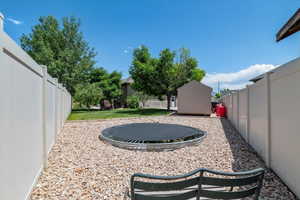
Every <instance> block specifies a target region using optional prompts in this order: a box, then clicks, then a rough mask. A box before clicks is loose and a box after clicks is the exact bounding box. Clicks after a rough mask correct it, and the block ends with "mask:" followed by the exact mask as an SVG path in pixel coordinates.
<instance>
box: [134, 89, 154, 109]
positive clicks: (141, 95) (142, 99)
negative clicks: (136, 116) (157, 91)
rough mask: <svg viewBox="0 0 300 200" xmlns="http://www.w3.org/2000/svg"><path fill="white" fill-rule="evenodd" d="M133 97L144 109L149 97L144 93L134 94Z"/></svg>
mask: <svg viewBox="0 0 300 200" xmlns="http://www.w3.org/2000/svg"><path fill="white" fill-rule="evenodd" d="M134 95H135V96H137V98H138V100H139V101H140V102H141V103H142V107H145V104H146V102H147V101H148V100H149V99H150V96H149V95H148V94H145V93H144V92H136V93H135V94H134Z"/></svg>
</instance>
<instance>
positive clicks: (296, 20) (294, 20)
mask: <svg viewBox="0 0 300 200" xmlns="http://www.w3.org/2000/svg"><path fill="white" fill-rule="evenodd" d="M299 30H300V8H299V9H298V10H297V11H296V13H295V14H294V15H293V16H292V17H291V18H290V19H289V20H288V21H287V23H286V24H285V25H284V26H283V27H282V28H281V29H280V30H279V31H278V33H277V34H276V41H277V42H278V41H280V40H282V39H284V38H286V37H288V36H290V35H292V34H293V33H295V32H297V31H299Z"/></svg>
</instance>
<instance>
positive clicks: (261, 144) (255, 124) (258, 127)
mask: <svg viewBox="0 0 300 200" xmlns="http://www.w3.org/2000/svg"><path fill="white" fill-rule="evenodd" d="M249 90H250V91H249V92H250V94H251V95H250V97H249V107H250V110H249V117H250V126H249V131H250V133H251V134H250V135H249V143H250V144H251V146H252V147H253V148H254V149H255V150H256V151H257V152H258V154H260V155H261V156H262V157H263V159H265V148H266V147H265V144H266V141H265V138H266V134H267V124H268V121H267V92H266V86H265V80H260V81H258V82H257V83H256V84H254V85H251V86H250V88H249Z"/></svg>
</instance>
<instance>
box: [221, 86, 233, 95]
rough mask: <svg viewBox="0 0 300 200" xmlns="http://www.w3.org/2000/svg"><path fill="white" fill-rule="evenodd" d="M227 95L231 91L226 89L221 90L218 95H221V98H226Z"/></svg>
mask: <svg viewBox="0 0 300 200" xmlns="http://www.w3.org/2000/svg"><path fill="white" fill-rule="evenodd" d="M229 94H231V90H230V89H228V88H225V89H222V90H221V91H220V95H221V96H226V95H229Z"/></svg>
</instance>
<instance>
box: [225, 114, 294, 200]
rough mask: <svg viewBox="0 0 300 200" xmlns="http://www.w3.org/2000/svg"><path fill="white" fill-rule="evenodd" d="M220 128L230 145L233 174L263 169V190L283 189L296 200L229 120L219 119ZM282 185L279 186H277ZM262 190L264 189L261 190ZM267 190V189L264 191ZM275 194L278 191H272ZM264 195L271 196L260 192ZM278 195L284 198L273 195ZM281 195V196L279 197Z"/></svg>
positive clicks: (265, 192)
mask: <svg viewBox="0 0 300 200" xmlns="http://www.w3.org/2000/svg"><path fill="white" fill-rule="evenodd" d="M220 121H221V124H222V128H223V130H224V134H225V137H226V138H227V141H228V143H229V145H230V149H231V152H232V156H233V159H234V161H233V162H232V170H233V171H234V172H241V171H247V170H251V169H255V168H259V167H262V168H265V169H266V173H265V176H264V184H263V185H264V186H265V188H272V190H274V189H275V190H276V189H278V188H282V187H284V188H285V189H284V190H285V191H288V193H289V196H291V197H292V199H297V198H296V196H295V194H293V193H292V192H291V191H290V190H289V189H288V187H287V186H286V185H285V184H284V183H283V182H282V181H281V179H280V178H279V176H277V175H276V174H275V173H274V171H272V170H271V169H269V168H267V167H266V164H265V162H264V161H263V160H262V158H261V157H260V156H259V155H258V154H257V152H256V151H255V150H254V149H253V147H252V146H251V145H249V144H248V143H247V142H246V141H245V139H244V138H243V137H242V136H241V135H240V134H239V132H238V131H237V130H236V129H235V128H234V126H233V125H231V123H230V122H229V120H227V119H224V118H221V119H220ZM279 183H282V184H281V185H278V184H279ZM263 190H264V188H263ZM266 190H268V189H266ZM273 192H275V193H277V192H278V191H273ZM262 193H263V194H264V195H266V194H268V195H273V194H271V193H270V192H267V191H262ZM275 195H279V196H277V197H278V198H284V196H285V194H280V192H279V194H275ZM281 195H283V196H281Z"/></svg>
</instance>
